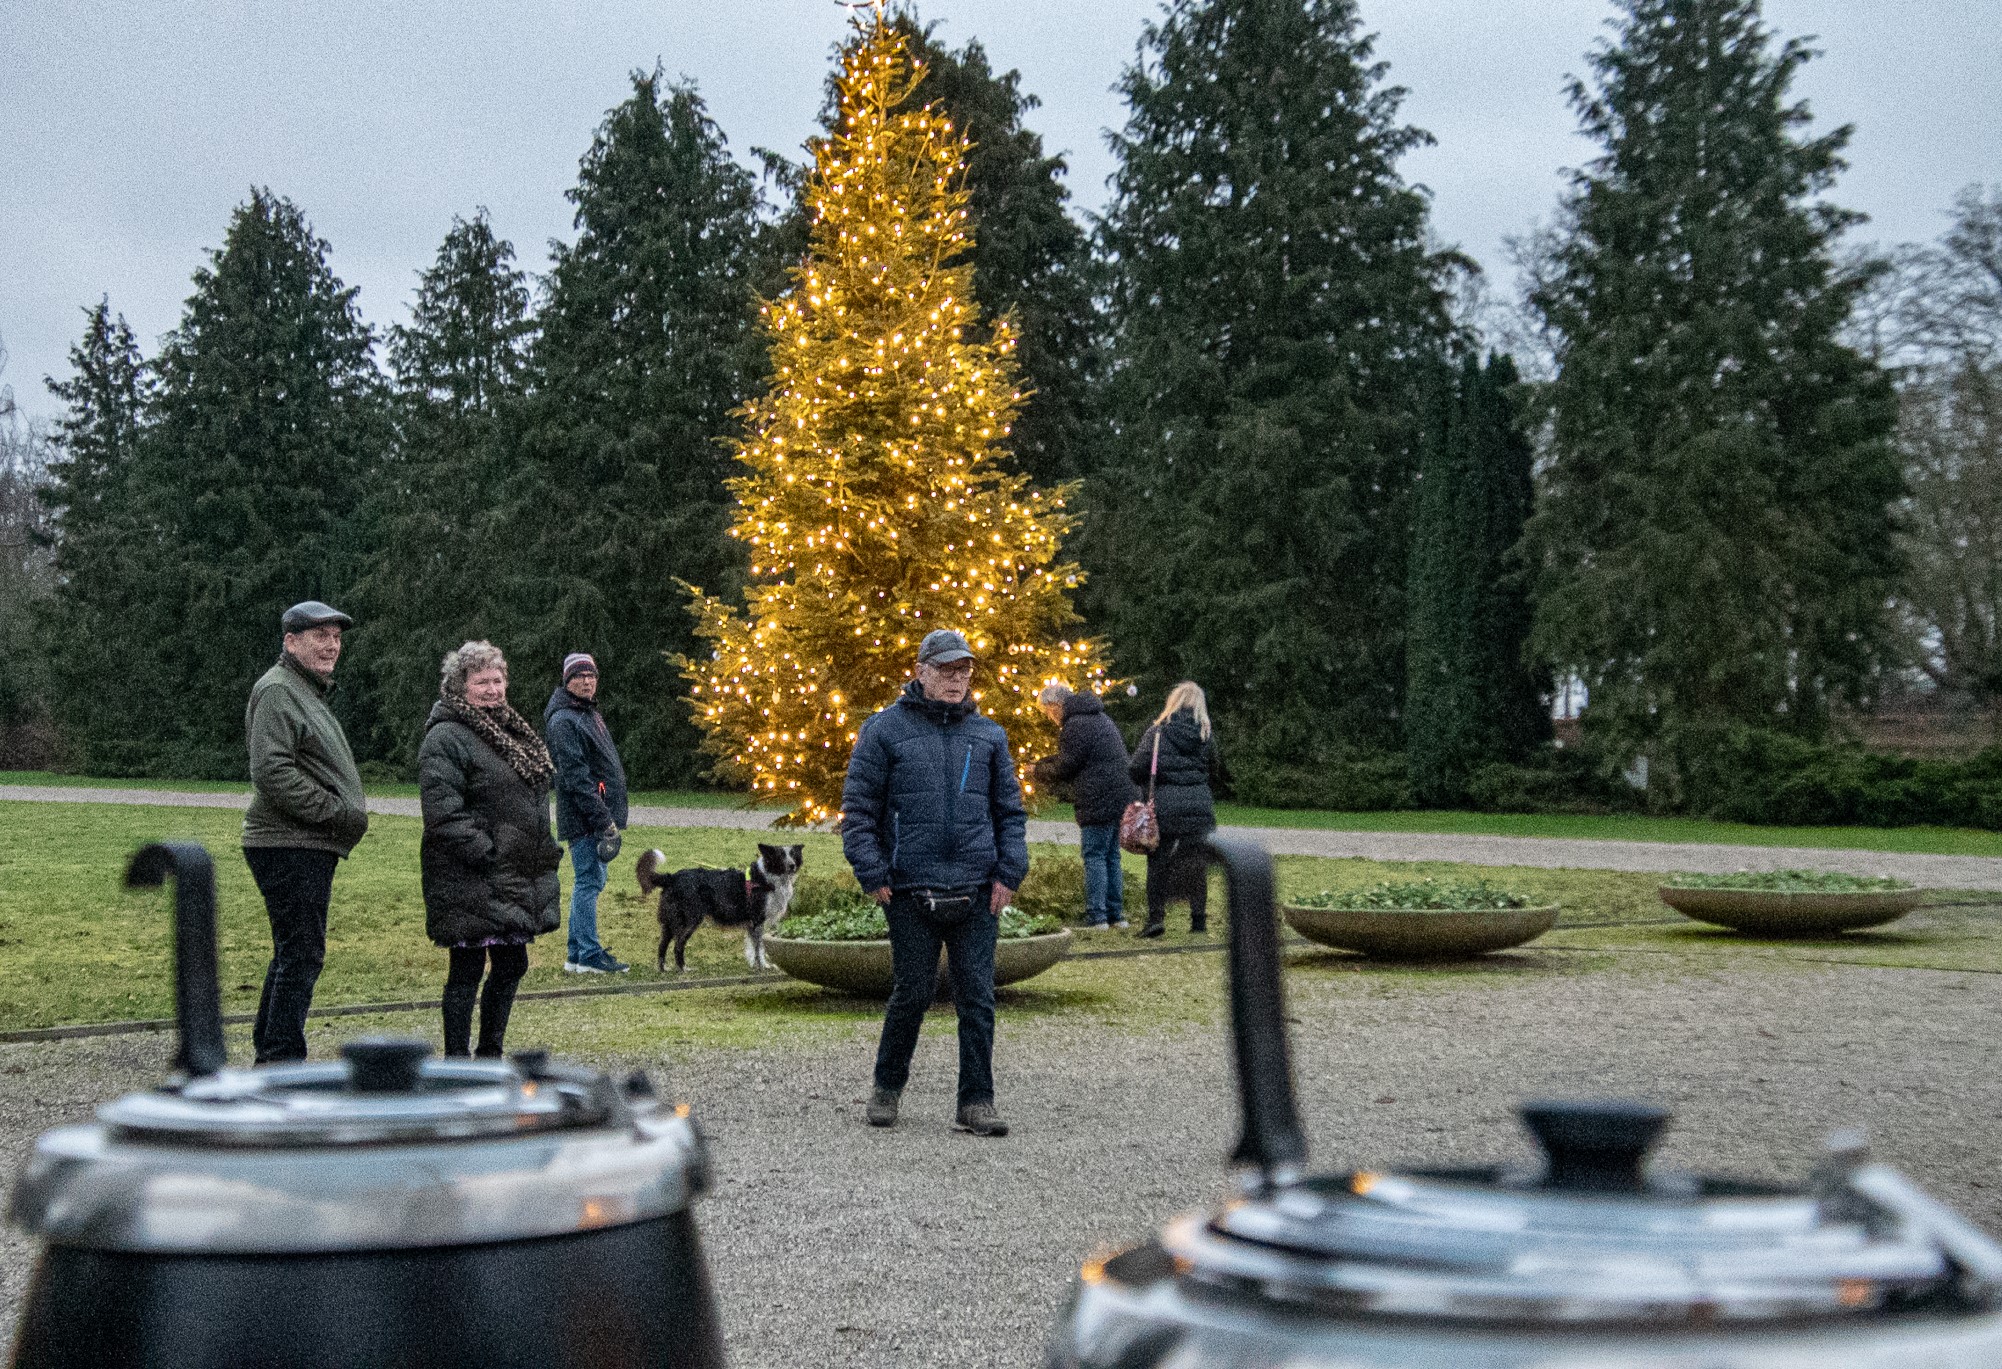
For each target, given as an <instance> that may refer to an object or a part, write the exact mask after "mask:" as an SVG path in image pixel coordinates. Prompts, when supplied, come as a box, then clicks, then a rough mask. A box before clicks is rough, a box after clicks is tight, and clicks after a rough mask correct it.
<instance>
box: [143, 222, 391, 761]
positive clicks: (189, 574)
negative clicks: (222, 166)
mask: <svg viewBox="0 0 2002 1369" xmlns="http://www.w3.org/2000/svg"><path fill="white" fill-rule="evenodd" d="M328 250H329V249H328V246H327V243H326V242H325V241H324V240H323V239H321V238H319V237H316V236H315V235H314V233H313V230H312V228H311V226H310V225H309V224H308V223H307V222H306V220H305V217H304V216H303V215H302V214H301V213H300V212H299V210H298V208H297V207H296V206H295V205H293V204H292V203H291V202H290V201H289V200H286V199H284V198H283V197H281V196H277V195H273V194H272V193H271V192H270V191H269V190H266V189H258V190H254V191H253V192H252V193H251V197H250V200H249V202H248V203H247V204H244V205H243V206H241V207H240V208H239V209H238V210H237V211H236V213H235V215H234V216H233V217H232V218H231V220H230V225H229V231H228V233H227V235H226V236H225V238H224V240H223V246H222V248H221V250H220V251H217V252H214V253H212V254H211V260H210V264H209V265H208V266H206V267H204V268H202V269H201V270H199V271H197V272H196V273H195V292H194V294H193V295H191V296H189V298H188V302H187V306H186V311H185V313H184V314H183V315H182V318H181V324H180V327H179V328H177V329H176V330H175V331H174V332H172V333H170V334H169V335H168V336H167V338H166V340H165V343H164V345H163V347H162V349H161V353H160V356H159V359H158V361H157V362H156V371H157V374H158V378H159V379H158V391H157V393H156V394H155V396H154V399H153V402H152V405H151V411H152V418H151V422H150V424H149V426H148V430H147V432H146V435H145V437H144V439H143V440H142V441H141V443H140V444H139V449H138V451H139V456H138V460H137V462H136V463H135V471H134V474H135V476H136V481H135V486H136V489H135V495H136V501H137V505H138V509H139V514H140V517H141V518H142V519H143V520H144V522H145V524H146V526H147V528H148V529H149V532H150V536H151V539H152V541H153V543H154V547H155V550H154V553H153V554H154V555H155V556H157V562H156V563H155V565H154V567H152V568H150V569H149V573H148V575H147V581H148V583H147V584H146V585H145V586H143V587H142V588H141V590H140V592H139V593H138V594H137V595H136V596H135V597H134V598H133V599H131V600H130V601H128V602H126V603H124V604H121V605H119V606H117V608H116V610H115V611H116V613H117V615H118V616H117V618H116V621H115V623H114V624H113V628H112V632H113V638H114V640H116V641H117V642H119V643H120V645H121V647H123V648H126V649H128V650H130V652H131V664H130V665H129V666H128V667H127V669H125V670H122V671H120V672H119V673H118V675H117V676H116V678H118V679H120V680H125V679H128V678H130V676H131V675H132V674H133V673H136V672H137V671H138V670H141V669H151V670H155V671H157V678H158V680H159V681H160V682H161V684H162V685H163V686H164V690H165V697H166V698H167V699H168V700H170V701H171V702H170V704H169V705H168V706H167V707H165V708H162V709H161V710H160V711H159V712H158V713H156V714H151V715H148V716H139V715H137V713H136V711H135V715H134V716H133V717H132V718H131V719H130V725H131V729H132V735H133V736H134V737H135V738H136V739H138V740H139V741H140V742H141V744H142V745H143V746H144V747H145V749H146V750H147V752H148V753H149V756H150V760H149V762H148V764H149V765H150V766H151V767H152V768H153V769H154V771H155V773H160V774H170V775H172V774H189V775H210V776H217V777H224V776H229V777H239V776H241V775H242V774H243V765H244V752H243V702H244V698H245V696H246V694H247V693H248V691H249V689H250V686H251V683H252V682H253V681H254V680H256V678H257V676H258V675H259V674H260V673H261V672H262V671H263V670H264V669H265V668H267V667H268V666H269V665H270V664H271V662H272V660H273V659H275V657H276V655H277V651H278V637H279V633H278V615H279V614H280V613H281V612H282V611H283V610H284V609H285V607H286V606H287V605H288V604H292V603H296V602H297V601H299V600H301V599H326V600H330V601H332V602H335V603H339V602H340V601H341V600H342V599H343V598H345V597H346V596H347V595H348V594H349V593H350V592H351V591H352V590H353V589H354V586H355V582H356V579H357V576H358V573H359V571H360V564H359V563H360V560H361V550H362V548H361V545H360V539H361V532H362V523H361V518H360V517H359V513H360V506H361V501H362V497H363V492H364V489H365V487H366V483H367V480H368V477H369V475H370V473H371V470H372V468H373V467H374V466H375V465H376V463H377V462H378V461H380V459H381V457H382V452H383V448H384V446H385V445H386V441H385V439H386V427H385V424H384V421H383V418H384V414H383V396H382V379H381V375H380V373H379V372H378V371H377V370H376V367H375V362H374V358H373V355H372V353H373V347H374V339H373V337H372V335H371V334H370V332H369V329H368V326H367V325H366V324H365V323H363V322H362V320H361V317H360V315H359V313H358V312H357V310H356V308H355V302H354V296H355V292H354V290H352V289H351V288H349V287H347V286H344V285H343V284H341V282H340V281H339V280H338V279H337V278H336V277H335V276H334V274H333V272H332V270H331V269H329V267H328V265H327V253H328ZM337 697H338V696H337Z"/></svg>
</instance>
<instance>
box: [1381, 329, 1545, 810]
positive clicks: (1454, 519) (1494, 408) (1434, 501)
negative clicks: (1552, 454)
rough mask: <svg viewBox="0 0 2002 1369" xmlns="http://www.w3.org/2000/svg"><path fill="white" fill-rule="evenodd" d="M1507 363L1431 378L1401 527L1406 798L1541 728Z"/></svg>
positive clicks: (1425, 797) (1526, 505)
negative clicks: (1413, 483) (1406, 527)
mask: <svg viewBox="0 0 2002 1369" xmlns="http://www.w3.org/2000/svg"><path fill="white" fill-rule="evenodd" d="M1515 385H1516V373H1515V365H1514V363H1513V362H1511V361H1510V360H1509V359H1508V358H1507V357H1494V358H1491V359H1490V360H1489V361H1488V363H1487V365H1486V366H1482V365H1481V364H1480V362H1479V360H1478V359H1477V358H1476V357H1474V356H1471V355H1469V356H1468V357H1466V358H1465V359H1464V360H1463V361H1462V363H1461V365H1460V367H1459V368H1458V371H1457V374H1454V375H1450V376H1447V377H1442V379H1441V382H1440V397H1439V401H1438V409H1437V416H1436V417H1435V418H1434V420H1433V423H1432V425H1431V427H1430V429H1429V431H1428V432H1427V434H1426V443H1425V457H1424V464H1423V468H1422V470H1421V472H1420V476H1419V482H1418V498H1417V513H1416V516H1415V518H1414V520H1413V527H1412V534H1411V581H1410V586H1409V591H1408V593H1409V607H1410V627H1409V634H1410V635H1409V638H1408V642H1407V646H1406V662H1407V668H1408V671H1409V684H1408V690H1407V698H1406V703H1405V714H1404V732H1405V757H1406V760H1407V762H1408V764H1409V768H1410V773H1411V788H1412V792H1413V794H1414V795H1415V796H1416V797H1417V799H1418V801H1419V802H1420V803H1422V804H1426V805H1432V806H1447V805H1452V804H1457V803H1460V802H1462V801H1464V800H1465V798H1466V786H1467V780H1468V778H1469V776H1470V775H1471V774H1472V773H1473V771H1474V770H1475V769H1476V768H1477V767H1479V766H1480V765H1482V764H1485V763H1487V762H1490V761H1502V760H1520V759H1522V758H1523V757H1524V756H1525V755H1526V754H1527V753H1528V752H1529V750H1530V749H1531V748H1532V747H1534V746H1535V745H1536V743H1537V742H1539V741H1541V740H1543V739H1544V738H1545V737H1547V736H1548V734H1549V720H1548V715H1547V713H1546V711H1545V709H1544V706H1543V700H1542V696H1541V691H1540V690H1539V688H1538V680H1537V678H1536V674H1535V672H1534V671H1532V669H1531V668H1530V667H1529V666H1528V665H1527V664H1526V663H1525V661H1524V659H1523V652H1524V648H1525V646H1526V645H1527V639H1528V636H1529V626H1530V608H1529V598H1528V595H1527V594H1526V593H1525V591H1524V588H1523V584H1522V577H1521V575H1520V574H1519V570H1520V567H1519V566H1518V565H1517V564H1516V563H1515V561H1514V556H1513V553H1514V552H1515V550H1516V544H1517V542H1519V541H1520V540H1521V538H1522V530H1523V525H1524V523H1525V522H1526V521H1527V519H1528V517H1529V512H1530V499H1531V493H1532V490H1531V465H1532V459H1533V454H1532V451H1531V448H1530V443H1529V439H1528V437H1527V436H1526V435H1525V434H1524V433H1523V431H1522V427H1521V423H1520V420H1519V418H1518V416H1517V413H1516V408H1515V399H1514V396H1513V394H1512V391H1513V390H1514V388H1515Z"/></svg>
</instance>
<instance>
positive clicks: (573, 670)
mask: <svg viewBox="0 0 2002 1369" xmlns="http://www.w3.org/2000/svg"><path fill="white" fill-rule="evenodd" d="M597 673H598V663H597V662H596V661H594V660H592V659H591V653H590V652H588V651H573V652H571V653H570V654H569V655H568V656H565V657H564V658H563V683H564V684H569V683H570V681H572V680H573V679H575V678H576V677H577V676H579V675H596V674H597Z"/></svg>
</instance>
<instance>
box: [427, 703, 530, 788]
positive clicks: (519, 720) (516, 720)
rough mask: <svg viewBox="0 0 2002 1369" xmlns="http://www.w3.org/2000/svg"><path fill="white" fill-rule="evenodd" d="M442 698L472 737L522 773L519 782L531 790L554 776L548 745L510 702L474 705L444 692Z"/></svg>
mask: <svg viewBox="0 0 2002 1369" xmlns="http://www.w3.org/2000/svg"><path fill="white" fill-rule="evenodd" d="M443 698H444V700H445V707H446V708H448V709H450V710H451V712H452V716H453V717H455V718H457V719H458V720H459V721H460V722H462V723H464V724H465V725H466V726H467V727H470V728H472V729H473V733H474V735H475V736H477V737H478V738H479V739H480V740H481V741H483V742H485V743H486V744H487V745H488V746H491V747H492V748H493V749H494V750H495V751H497V752H499V753H500V758H501V759H502V760H504V761H506V762H507V763H508V766H509V768H510V769H512V770H513V771H514V773H515V774H517V775H519V776H521V778H522V782H523V783H525V784H526V785H528V787H529V788H530V789H540V788H542V787H543V786H544V785H546V784H548V783H549V781H550V778H551V777H552V776H553V775H555V773H556V762H555V761H552V760H551V759H549V748H548V747H546V746H544V745H543V744H542V738H541V737H539V736H537V735H536V734H535V729H534V728H533V727H530V726H529V725H528V719H526V718H524V717H522V716H521V714H519V713H517V712H515V711H514V706H513V705H512V704H507V703H503V704H501V705H500V706H499V707H497V708H475V707H473V706H472V705H471V704H469V703H467V702H466V700H465V697H464V696H463V695H453V694H445V695H443Z"/></svg>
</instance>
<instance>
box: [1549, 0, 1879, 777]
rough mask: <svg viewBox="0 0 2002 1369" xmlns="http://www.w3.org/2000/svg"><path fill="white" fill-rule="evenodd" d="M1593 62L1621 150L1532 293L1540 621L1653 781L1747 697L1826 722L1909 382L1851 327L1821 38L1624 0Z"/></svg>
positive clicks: (1742, 3)
mask: <svg viewBox="0 0 2002 1369" xmlns="http://www.w3.org/2000/svg"><path fill="white" fill-rule="evenodd" d="M1622 10H1623V11H1624V15H1623V18H1622V20H1621V22H1620V26H1619V32H1618V38H1617V41H1615V42H1612V43H1610V44H1607V45H1604V46H1602V47H1600V48H1599V49H1598V50H1597V51H1596V52H1595V53H1594V54H1593V56H1592V59H1591V60H1592V67H1593V71H1594V74H1595V84H1594V85H1593V86H1592V87H1590V88H1588V87H1587V86H1586V85H1584V84H1583V83H1582V82H1580V83H1575V84H1574V86H1573V88H1572V92H1571V97H1572V102H1573V104H1574V105H1575V106H1576V108H1577V110H1578V113H1579V117H1580V120H1581V122H1582V123H1583V125H1584V129H1585V132H1586V133H1587V134H1588V135H1589V136H1590V137H1592V138H1593V139H1594V140H1595V141H1596V142H1598V143H1599V145H1600V146H1601V147H1602V148H1603V149H1604V153H1603V155H1602V156H1601V157H1600V158H1599V160H1598V161H1597V162H1595V163H1594V164H1593V165H1592V166H1591V167H1589V168H1588V169H1587V170H1585V171H1582V172H1579V173H1577V174H1576V176H1575V177H1574V182H1573V190H1572V193H1571V196H1570V199H1569V201H1568V203H1567V205H1566V212H1565V221H1564V223H1563V225H1562V230H1561V233H1560V237H1559V241H1558V242H1557V244H1556V247H1555V249H1554V254H1553V255H1552V257H1551V258H1550V259H1549V260H1548V261H1546V262H1545V263H1544V264H1543V267H1542V270H1541V281H1540V284H1538V285H1537V287H1536V288H1535V290H1534V292H1533V295H1532V302H1533V303H1534V305H1535V306H1536V307H1537V309H1539V310H1540V311H1541V313H1542V316H1543V318H1544V320H1545V321H1546V323H1547V324H1548V325H1549V327H1550V330H1551V332H1552V334H1553V335H1554V337H1555V338H1556V339H1557V362H1558V368H1559V369H1558V375H1557V379H1556V380H1555V382H1554V383H1553V384H1552V385H1551V387H1550V390H1549V400H1550V405H1551V416H1552V427H1551V444H1550V451H1549V458H1550V459H1549V466H1548V470H1547V473H1546V479H1545V489H1544V494H1543V498H1542V500H1541V503H1540V506H1539V512H1538V513H1537V515H1536V517H1535V519H1534V521H1533V523H1532V541H1531V545H1532V548H1533V550H1534V553H1535V556H1536V562H1535V565H1536V570H1537V573H1538V594H1537V599H1538V603H1537V621H1536V641H1537V644H1538V647H1539V650H1540V651H1541V652H1542V653H1543V654H1544V655H1545V656H1546V657H1547V658H1548V659H1550V660H1552V661H1553V662H1555V663H1558V664H1560V665H1563V666H1568V667H1570V668H1571V669H1574V670H1576V671H1577V672H1578V673H1579V674H1580V675H1582V676H1583V678H1584V680H1585V683H1586V685H1587V687H1588V688H1589V690H1590V695H1591V702H1590V706H1589V709H1588V712H1587V720H1588V723H1589V724H1590V725H1592V726H1594V727H1596V728H1598V729H1600V730H1601V731H1602V733H1603V734H1604V735H1607V736H1609V737H1610V738H1612V739H1613V740H1614V741H1615V742H1617V743H1618V744H1620V745H1622V746H1624V747H1630V748H1633V749H1636V750H1639V751H1642V752H1643V753H1649V754H1651V755H1652V756H1653V758H1654V760H1655V764H1654V766H1653V767H1652V779H1653V781H1654V789H1655V792H1656V796H1657V799H1658V800H1659V801H1664V802H1670V803H1672V802H1675V801H1676V800H1677V780H1678V776H1680V775H1685V774H1687V773H1688V771H1689V767H1690V766H1691V765H1692V763H1694V762H1695V761H1696V760H1697V759H1698V758H1699V757H1700V754H1701V753H1702V752H1703V751H1704V750H1705V748H1706V747H1707V745H1708V743H1707V742H1706V741H1705V738H1706V737H1707V736H1709V735H1710V734H1712V733H1713V732H1714V731H1715V730H1716V729H1719V728H1723V727H1726V726H1729V725H1731V724H1749V725H1752V726H1759V727H1771V728H1778V729H1782V730H1786V731H1791V732H1796V733H1800V734H1804V735H1807V736H1813V735H1815V734H1817V733H1818V732H1819V731H1820V730H1821V728H1822V727H1823V725H1824V722H1825V719H1826V716H1827V708H1828V704H1829V702H1830V700H1831V699H1834V698H1838V697H1841V696H1843V695H1845V694H1852V693H1854V692H1856V691H1857V690H1858V689H1859V688H1860V687H1862V686H1863V685H1864V683H1865V681H1866V680H1867V677H1868V675H1869V672H1870V670H1871V668H1872V666H1873V664H1874V663H1875V662H1876V661H1877V660H1878V659H1879V658H1880V657H1881V654H1882V652H1883V649H1884V643H1885V641H1886V636H1887V632H1886V616H1887V615H1886V608H1885V605H1886V601H1887V599H1888V598H1889V595H1890V592H1891V589H1892V586H1893V583H1894V580H1895V575H1896V570H1897V565H1898V560H1897V556H1896V554H1895V551H1894V547H1893V540H1892V522H1891V517H1890V513H1889V510H1890V507H1891V505H1892V504H1893V503H1894V501H1896V500H1897V499H1898V497H1899V495H1900V491H1901V482H1900V476H1899V471H1898V465H1897V460H1896V457H1895V455H1894V453H1893V451H1892V448H1891V445H1890V443H1889V442H1888V441H1887V440H1886V439H1887V436H1888V434H1889V433H1890V431H1891V428H1892V425H1893V421H1894V405H1893V398H1892V394H1891V389H1890V386H1889V385H1888V384H1887V382H1886V380H1885V377H1884V376H1883V375H1882V374H1881V373H1880V372H1879V371H1878V369H1877V368H1876V367H1875V366H1874V365H1872V364H1871V363H1870V362H1868V361H1866V360H1865V359H1864V358H1863V357H1861V356H1859V355H1858V354H1857V353H1856V352H1855V351H1853V350H1851V349H1850V348H1849V347H1847V346H1844V345H1843V344H1842V342H1841V341H1840V340H1839V338H1840V335H1841V332H1842V329H1843V326H1844V323H1845V321H1846V320H1847V318H1848V316H1849V313H1850V310H1851V306H1852V304H1853V302H1854V300H1855V298H1856V295H1857V293H1858V291H1859V290H1860V289H1861V288H1862V287H1863V286H1864V284H1865V283H1866V282H1865V279H1864V277H1863V276H1862V275H1861V274H1858V273H1845V271H1843V270H1842V269H1839V268H1838V267H1837V265H1836V262H1835V258H1834V253H1833V247H1834V244H1835V240H1836V238H1837V236H1838V235H1839V234H1840V233H1841V232H1842V230H1843V229H1844V228H1845V227H1847V226H1848V225H1849V224H1851V223H1853V222H1854V221H1855V219H1856V216H1855V215H1853V214H1850V213H1846V212H1844V211H1843V210H1841V209H1838V208H1835V207H1833V206H1831V205H1829V204H1827V203H1826V202H1825V201H1824V200H1822V199H1821V198H1820V196H1821V195H1822V194H1823V192H1825V191H1826V190H1828V188H1829V187H1830V186H1831V185H1832V184H1833V182H1834V179H1835V177H1836V174H1837V172H1838V171H1839V170H1840V169H1841V168H1842V165H1843V163H1842V161H1841V158H1840V152H1841V149H1842V147H1843V146H1844V144H1845V143H1846V142H1847V141H1848V137H1849V130H1848V128H1846V127H1843V128H1837V129H1834V130H1832V131H1830V132H1827V133H1824V134H1821V135H1820V136H1808V135H1806V133H1805V132H1804V129H1805V127H1806V125H1807V124H1808V123H1809V121H1810V116H1809V114H1808V111H1807V108H1806V106H1805V105H1804V104H1801V103H1797V102H1795V101H1793V100H1792V99H1791V97H1790V96H1789V93H1788V92H1789V87H1790V86H1791V84H1792V82H1793V79H1794V76H1795V73H1797V72H1798V71H1799V69H1800V67H1801V65H1802V64H1803V63H1805V62H1806V61H1807V60H1808V59H1809V57H1810V55H1811V54H1810V51H1809V49H1808V48H1807V47H1806V46H1805V45H1804V44H1803V43H1801V42H1799V41H1791V42H1787V43H1785V44H1783V45H1781V46H1780V47H1779V48H1778V50H1777V51H1776V52H1775V51H1774V50H1773V48H1772V35H1771V34H1770V33H1769V31H1768V30H1767V29H1766V28H1765V27H1764V26H1763V24H1762V23H1761V22H1760V18H1759V6H1758V4H1757V3H1756V0H1624V3H1623V4H1622Z"/></svg>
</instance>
